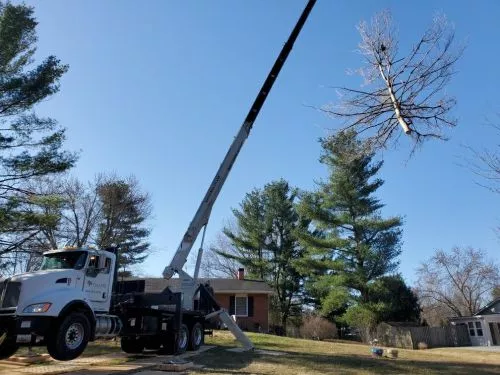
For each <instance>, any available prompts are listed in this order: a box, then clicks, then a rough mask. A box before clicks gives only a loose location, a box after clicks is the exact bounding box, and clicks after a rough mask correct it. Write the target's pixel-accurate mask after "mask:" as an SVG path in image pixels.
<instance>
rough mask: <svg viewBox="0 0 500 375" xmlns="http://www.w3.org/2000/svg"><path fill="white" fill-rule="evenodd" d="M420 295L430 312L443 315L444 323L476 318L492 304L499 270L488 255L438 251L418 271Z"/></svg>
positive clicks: (469, 250)
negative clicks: (474, 316) (456, 318)
mask: <svg viewBox="0 0 500 375" xmlns="http://www.w3.org/2000/svg"><path fill="white" fill-rule="evenodd" d="M417 275H418V281H417V287H416V292H417V294H418V296H419V299H420V304H421V306H422V307H423V308H424V311H425V310H427V311H428V312H429V311H432V310H435V311H439V312H440V314H446V315H447V316H442V317H441V318H442V319H445V318H448V317H457V316H458V317H460V316H469V315H473V314H475V313H476V312H477V311H478V310H479V309H480V308H481V307H482V306H484V305H485V304H486V303H487V302H489V301H490V298H491V293H492V291H493V289H494V288H495V287H496V286H497V285H498V283H499V280H500V275H499V267H498V265H497V264H495V263H494V262H493V261H490V260H489V259H487V256H486V253H485V252H484V251H482V250H477V249H474V248H471V247H468V248H459V247H455V248H453V249H452V250H451V252H449V253H445V252H444V251H442V250H438V251H436V253H435V254H434V256H433V257H432V258H431V259H429V260H428V261H427V262H425V263H422V264H421V266H420V267H419V268H418V270H417Z"/></svg>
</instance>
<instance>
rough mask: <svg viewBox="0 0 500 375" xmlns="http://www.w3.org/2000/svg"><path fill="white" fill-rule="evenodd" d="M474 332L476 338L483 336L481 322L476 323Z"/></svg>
mask: <svg viewBox="0 0 500 375" xmlns="http://www.w3.org/2000/svg"><path fill="white" fill-rule="evenodd" d="M476 332H477V335H478V336H482V335H483V327H482V326H481V322H476Z"/></svg>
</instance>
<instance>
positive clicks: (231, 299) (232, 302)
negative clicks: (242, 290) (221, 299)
mask: <svg viewBox="0 0 500 375" xmlns="http://www.w3.org/2000/svg"><path fill="white" fill-rule="evenodd" d="M234 304H235V303H234V296H229V315H234Z"/></svg>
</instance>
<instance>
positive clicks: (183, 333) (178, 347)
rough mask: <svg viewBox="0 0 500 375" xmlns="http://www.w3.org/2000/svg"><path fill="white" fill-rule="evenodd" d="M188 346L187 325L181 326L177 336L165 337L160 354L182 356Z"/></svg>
mask: <svg viewBox="0 0 500 375" xmlns="http://www.w3.org/2000/svg"><path fill="white" fill-rule="evenodd" d="M188 345H189V329H188V327H187V325H185V324H181V326H180V328H179V332H178V333H177V334H175V335H174V334H171V335H167V336H165V337H164V339H163V345H162V346H163V348H162V350H161V351H160V353H161V354H182V353H184V352H185V351H186V350H187V348H188Z"/></svg>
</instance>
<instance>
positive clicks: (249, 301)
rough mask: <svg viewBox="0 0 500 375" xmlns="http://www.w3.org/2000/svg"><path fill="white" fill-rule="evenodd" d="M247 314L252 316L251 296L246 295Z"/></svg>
mask: <svg viewBox="0 0 500 375" xmlns="http://www.w3.org/2000/svg"><path fill="white" fill-rule="evenodd" d="M248 316H253V297H251V296H249V297H248Z"/></svg>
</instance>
